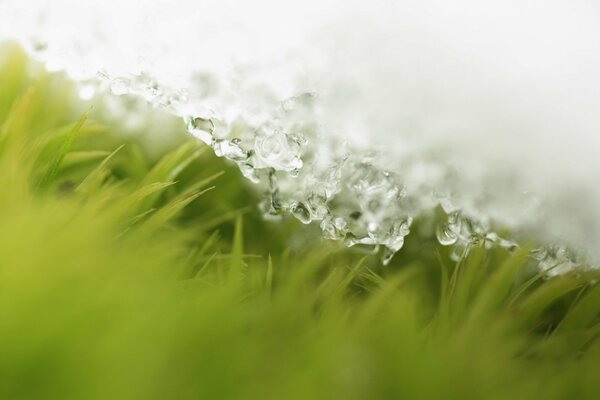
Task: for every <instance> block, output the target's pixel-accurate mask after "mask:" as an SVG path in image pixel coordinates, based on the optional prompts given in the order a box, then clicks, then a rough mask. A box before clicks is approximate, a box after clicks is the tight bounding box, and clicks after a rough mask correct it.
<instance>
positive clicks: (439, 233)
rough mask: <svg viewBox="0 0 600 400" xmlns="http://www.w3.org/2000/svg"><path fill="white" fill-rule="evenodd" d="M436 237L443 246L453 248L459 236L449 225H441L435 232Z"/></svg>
mask: <svg viewBox="0 0 600 400" xmlns="http://www.w3.org/2000/svg"><path fill="white" fill-rule="evenodd" d="M435 236H436V237H437V240H438V242H440V244H441V245H442V246H452V245H453V244H455V243H456V242H457V240H458V235H457V234H456V233H455V232H454V231H453V230H452V229H451V228H450V226H448V224H442V225H439V226H438V227H437V229H436V230H435Z"/></svg>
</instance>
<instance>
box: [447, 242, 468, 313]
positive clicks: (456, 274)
mask: <svg viewBox="0 0 600 400" xmlns="http://www.w3.org/2000/svg"><path fill="white" fill-rule="evenodd" d="M469 252H470V247H469V246H467V247H466V248H465V251H464V252H463V254H462V255H461V256H460V258H459V259H458V261H457V262H456V266H455V267H454V271H452V275H451V276H450V280H449V281H448V301H450V300H451V299H452V297H454V291H455V290H456V285H457V282H458V277H459V275H460V274H461V270H462V268H463V264H464V263H465V259H466V258H467V257H468V255H469Z"/></svg>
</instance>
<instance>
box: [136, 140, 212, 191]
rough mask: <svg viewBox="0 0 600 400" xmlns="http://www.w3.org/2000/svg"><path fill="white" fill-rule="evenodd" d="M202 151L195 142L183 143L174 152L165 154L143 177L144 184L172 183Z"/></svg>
mask: <svg viewBox="0 0 600 400" xmlns="http://www.w3.org/2000/svg"><path fill="white" fill-rule="evenodd" d="M203 151H204V148H203V147H198V145H197V144H196V143H195V142H191V141H190V142H185V143H183V144H182V145H181V146H179V147H177V148H176V149H175V150H173V151H171V152H169V153H167V154H165V155H164V156H163V157H162V158H161V159H160V160H159V161H158V162H157V163H156V164H155V165H154V166H153V167H152V169H151V170H150V171H149V172H148V174H146V176H145V177H144V182H143V183H145V184H148V183H153V182H163V181H172V180H174V179H175V178H176V177H177V175H179V173H180V172H181V171H183V169H185V167H187V166H188V165H189V164H190V163H191V162H192V161H193V160H195V159H196V158H198V157H199V156H200V154H202V152H203Z"/></svg>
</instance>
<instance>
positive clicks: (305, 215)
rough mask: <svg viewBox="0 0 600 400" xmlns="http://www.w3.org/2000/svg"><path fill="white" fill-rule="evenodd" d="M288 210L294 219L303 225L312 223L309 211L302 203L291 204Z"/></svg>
mask: <svg viewBox="0 0 600 400" xmlns="http://www.w3.org/2000/svg"><path fill="white" fill-rule="evenodd" d="M290 210H291V211H292V214H293V215H294V217H296V218H298V220H300V222H302V223H303V224H310V222H311V221H312V219H311V216H310V211H308V208H306V206H305V205H304V204H303V203H300V202H298V203H293V204H292V206H291V207H290Z"/></svg>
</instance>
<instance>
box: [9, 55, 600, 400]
mask: <svg viewBox="0 0 600 400" xmlns="http://www.w3.org/2000/svg"><path fill="white" fill-rule="evenodd" d="M99 108H101V107H98V106H97V107H95V108H94V109H89V108H88V105H87V104H83V103H82V101H81V100H78V99H77V97H76V96H75V95H74V89H73V87H72V85H71V84H70V83H69V82H68V80H67V79H65V78H64V77H62V76H60V75H56V74H48V73H46V72H45V71H43V69H41V68H40V67H39V66H37V65H35V63H32V62H31V61H29V60H28V59H27V58H26V57H25V56H24V55H23V53H22V52H21V51H20V50H19V49H18V48H16V47H14V46H10V45H8V46H7V45H5V46H4V48H3V49H2V51H1V52H0V224H1V225H0V226H1V229H0V398H2V399H51V398H57V399H154V398H156V399H165V398H173V399H186V398H203V399H228V398H244V399H254V398H256V399H372V398H410V399H442V398H443V399H482V398H486V399H531V398H543V399H585V398H589V399H597V398H598V397H599V396H600V387H599V386H598V382H599V378H600V376H599V374H600V373H599V372H598V369H597V367H598V365H600V346H599V345H598V342H597V341H596V340H595V339H596V337H597V335H598V333H599V332H600V319H599V316H600V315H599V313H600V285H597V284H596V282H597V280H598V276H597V275H598V273H596V272H583V271H574V272H572V273H570V274H567V275H563V276H558V277H553V278H550V279H546V278H544V276H543V275H541V274H536V271H535V270H534V269H533V268H532V260H531V259H530V258H529V257H528V252H527V248H522V249H520V250H517V251H515V252H514V253H510V252H507V251H504V250H500V249H495V250H485V249H483V248H479V247H474V248H472V249H471V250H470V252H469V255H468V256H466V257H465V258H463V259H462V260H460V261H459V262H458V263H455V262H452V261H451V260H450V258H449V256H448V251H447V249H446V248H443V247H440V246H438V245H437V243H436V242H435V240H434V238H433V237H431V236H427V235H425V236H419V235H418V234H417V233H414V234H413V235H411V236H409V238H408V240H407V243H406V248H405V249H403V250H402V252H401V253H400V254H399V255H397V256H396V257H395V259H394V260H393V261H392V263H390V265H389V266H387V267H385V268H383V267H381V266H380V265H379V262H378V260H377V259H376V258H374V257H372V256H368V255H367V256H363V255H362V254H360V252H359V251H355V250H347V249H342V248H340V247H338V246H337V245H335V244H332V243H326V242H323V241H321V240H317V239H316V236H311V234H310V233H308V234H307V233H306V232H307V231H306V229H299V227H298V224H297V223H295V222H294V221H289V220H284V221H283V222H281V223H277V224H273V223H270V222H266V221H264V220H263V219H262V218H261V217H260V215H259V213H258V211H257V207H256V203H257V198H256V197H255V194H254V193H253V190H252V189H251V188H249V187H248V186H247V185H246V184H245V182H243V179H242V178H240V175H239V174H238V172H237V171H235V170H234V169H232V168H231V167H230V166H228V165H226V164H224V163H223V162H222V160H220V159H217V158H215V157H214V156H213V155H212V154H211V153H210V151H207V149H206V148H204V147H202V146H201V145H200V144H198V143H197V142H190V141H188V140H187V139H185V137H184V136H182V135H181V134H180V131H178V130H177V129H176V128H173V129H174V130H173V132H174V133H173V137H174V138H175V139H174V140H173V143H172V144H170V145H165V146H164V147H163V149H162V152H161V151H158V152H154V153H152V152H150V151H148V150H147V147H148V145H147V143H146V142H147V140H148V139H147V138H144V137H143V136H131V135H128V134H126V133H125V131H124V130H119V129H118V126H117V127H115V126H114V124H112V125H111V123H108V122H109V118H108V117H107V116H106V115H105V114H103V113H102V112H101V110H100V109H99ZM171 125H176V123H175V122H173V123H172V124H171ZM429 223H430V222H427V221H417V224H416V226H415V231H419V230H420V228H419V227H426V226H427V225H428V224H429ZM303 228H304V227H303ZM423 231H427V230H426V229H423Z"/></svg>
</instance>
